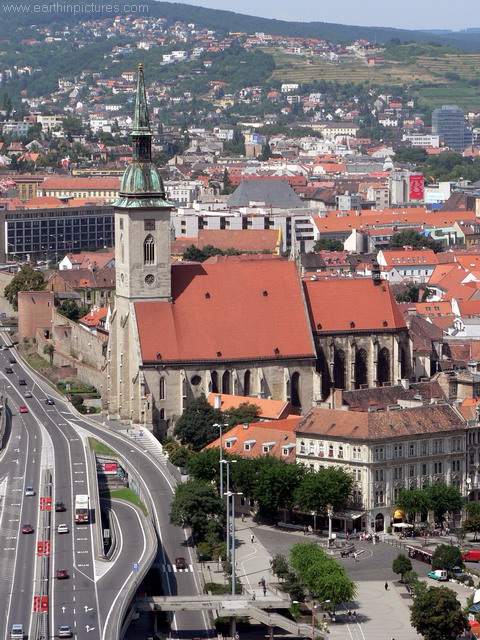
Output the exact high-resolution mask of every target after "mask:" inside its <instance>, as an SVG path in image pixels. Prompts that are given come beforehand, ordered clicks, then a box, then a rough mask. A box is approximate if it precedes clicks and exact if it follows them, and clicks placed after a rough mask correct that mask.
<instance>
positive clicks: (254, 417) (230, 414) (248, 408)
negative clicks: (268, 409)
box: [223, 402, 260, 427]
mask: <svg viewBox="0 0 480 640" xmlns="http://www.w3.org/2000/svg"><path fill="white" fill-rule="evenodd" d="M259 413H260V407H259V406H257V405H256V404H250V403H249V402H242V403H240V404H239V405H238V407H235V408H234V409H228V410H227V411H225V412H224V414H223V415H224V417H225V418H226V422H227V423H228V425H229V426H230V427H234V426H235V425H237V424H248V423H250V422H259V420H260V418H259V417H258V414H259ZM224 422H225V420H224Z"/></svg>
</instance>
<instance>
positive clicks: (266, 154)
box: [258, 142, 273, 162]
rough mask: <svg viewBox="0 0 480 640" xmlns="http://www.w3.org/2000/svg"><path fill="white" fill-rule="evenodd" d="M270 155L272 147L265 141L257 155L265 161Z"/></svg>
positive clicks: (271, 154)
mask: <svg viewBox="0 0 480 640" xmlns="http://www.w3.org/2000/svg"><path fill="white" fill-rule="evenodd" d="M272 156H273V153H272V149H271V147H270V145H269V144H268V142H267V143H265V144H264V145H263V146H262V152H261V153H260V155H259V156H258V159H259V160H260V161H262V162H267V160H269V159H270V158H271V157H272Z"/></svg>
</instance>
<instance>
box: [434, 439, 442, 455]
mask: <svg viewBox="0 0 480 640" xmlns="http://www.w3.org/2000/svg"><path fill="white" fill-rule="evenodd" d="M433 453H443V440H434V441H433Z"/></svg>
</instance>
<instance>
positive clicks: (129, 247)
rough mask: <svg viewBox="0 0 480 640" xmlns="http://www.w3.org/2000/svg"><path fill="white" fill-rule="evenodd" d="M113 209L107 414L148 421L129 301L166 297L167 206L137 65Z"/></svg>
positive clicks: (168, 284)
mask: <svg viewBox="0 0 480 640" xmlns="http://www.w3.org/2000/svg"><path fill="white" fill-rule="evenodd" d="M113 206H114V208H115V269H116V297H115V309H114V311H113V313H112V318H111V325H110V335H109V343H108V352H107V353H108V356H107V365H106V372H107V381H106V387H107V392H106V393H105V394H102V395H104V397H105V401H106V405H107V406H106V409H107V411H108V414H109V416H111V417H114V418H117V419H121V420H123V421H125V422H128V423H137V424H142V425H144V426H147V425H148V424H149V423H150V421H151V420H150V419H149V417H148V416H149V414H150V407H149V406H148V398H147V397H146V395H145V381H144V378H143V371H142V355H141V349H140V345H139V343H138V332H137V328H136V320H135V304H134V303H135V302H139V301H146V300H156V301H159V302H170V300H171V265H170V242H171V228H170V225H171V221H170V214H171V211H172V208H173V207H172V205H171V204H169V203H168V202H167V201H166V199H165V188H164V186H163V181H162V178H161V176H160V175H159V173H158V170H157V168H156V166H155V165H154V164H153V162H152V132H151V130H150V121H149V115H148V106H147V94H146V90H145V79H144V76H143V65H141V64H139V65H138V81H137V98H136V104H135V117H134V124H133V131H132V162H131V163H130V164H129V165H128V167H127V168H126V169H125V173H124V174H123V178H122V182H121V185H120V193H119V196H118V198H117V200H116V201H115V202H114V203H113Z"/></svg>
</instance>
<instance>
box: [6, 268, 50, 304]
mask: <svg viewBox="0 0 480 640" xmlns="http://www.w3.org/2000/svg"><path fill="white" fill-rule="evenodd" d="M43 289H45V280H44V277H43V273H42V272H41V271H36V270H35V269H33V268H32V267H30V266H29V265H26V266H24V267H22V268H21V269H20V271H19V272H18V273H17V274H16V275H15V276H13V278H12V281H11V282H10V284H8V285H7V286H6V287H5V290H4V295H5V297H6V298H7V300H8V301H9V302H10V304H11V305H12V307H13V308H14V309H15V311H18V293H19V291H42V290H43Z"/></svg>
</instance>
